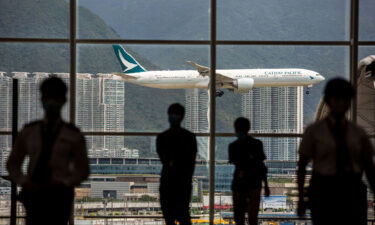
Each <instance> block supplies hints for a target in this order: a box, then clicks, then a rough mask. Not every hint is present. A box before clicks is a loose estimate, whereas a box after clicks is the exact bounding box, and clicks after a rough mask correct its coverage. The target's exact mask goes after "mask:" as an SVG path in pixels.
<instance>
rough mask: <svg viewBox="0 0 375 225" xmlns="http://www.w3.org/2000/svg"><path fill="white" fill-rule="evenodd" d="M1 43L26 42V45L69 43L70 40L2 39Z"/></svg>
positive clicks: (0, 39)
mask: <svg viewBox="0 0 375 225" xmlns="http://www.w3.org/2000/svg"><path fill="white" fill-rule="evenodd" d="M0 42H25V43H69V42H70V41H69V39H68V38H67V39H62V38H1V37H0Z"/></svg>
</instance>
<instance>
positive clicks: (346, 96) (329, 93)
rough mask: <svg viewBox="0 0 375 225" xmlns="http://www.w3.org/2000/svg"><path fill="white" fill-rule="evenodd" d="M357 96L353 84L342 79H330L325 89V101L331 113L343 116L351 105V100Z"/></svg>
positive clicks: (335, 115)
mask: <svg viewBox="0 0 375 225" xmlns="http://www.w3.org/2000/svg"><path fill="white" fill-rule="evenodd" d="M354 96H355V90H354V88H353V87H352V85H351V84H350V83H349V82H348V81H346V80H344V79H342V78H334V79H332V80H330V81H328V83H327V85H326V87H325V89H324V101H325V102H326V103H327V105H328V107H329V109H330V115H331V116H333V117H335V118H343V117H344V116H345V113H346V112H347V111H348V109H349V107H350V101H351V99H352V98H353V97H354Z"/></svg>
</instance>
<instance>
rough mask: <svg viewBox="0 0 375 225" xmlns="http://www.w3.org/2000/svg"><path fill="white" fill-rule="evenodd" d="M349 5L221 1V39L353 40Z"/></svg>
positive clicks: (304, 1)
mask: <svg viewBox="0 0 375 225" xmlns="http://www.w3.org/2000/svg"><path fill="white" fill-rule="evenodd" d="M368 2H370V0H369V1H368ZM349 3H350V1H349V0H345V1H342V0H333V1H325V0H318V1H316V0H302V1H301V0H288V1H282V2H280V1H278V0H271V1H262V0H255V1H240V0H235V1H225V0H221V1H218V2H217V31H218V33H217V36H218V39H219V40H262V41H263V40H280V41H284V40H288V41H292V40H293V41H344V40H349V34H350V30H349V24H350V7H349V6H350V4H349ZM369 12H370V11H369ZM369 21H370V20H369Z"/></svg>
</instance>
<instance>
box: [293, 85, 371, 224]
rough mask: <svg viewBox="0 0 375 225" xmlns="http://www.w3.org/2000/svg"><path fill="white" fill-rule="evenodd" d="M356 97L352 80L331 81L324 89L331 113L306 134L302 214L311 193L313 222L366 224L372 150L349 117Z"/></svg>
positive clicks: (301, 169) (301, 164)
mask: <svg viewBox="0 0 375 225" xmlns="http://www.w3.org/2000/svg"><path fill="white" fill-rule="evenodd" d="M354 96H355V90H354V88H353V87H352V86H351V85H350V83H349V82H347V81H346V80H344V79H341V78H335V79H332V80H330V81H329V82H328V83H327V86H326V87H325V90H324V101H325V103H326V104H327V105H328V107H329V109H330V112H329V115H328V116H327V117H326V118H325V119H323V120H321V121H317V122H315V123H313V124H312V125H310V126H308V127H307V128H306V130H305V132H304V134H303V139H302V142H301V145H300V148H299V162H298V190H299V204H298V214H299V216H303V215H304V214H305V209H306V205H307V201H306V199H305V197H308V199H309V200H308V203H309V206H310V209H311V216H312V220H313V224H314V225H325V224H327V225H328V224H347V225H349V224H350V225H365V224H367V196H366V193H367V190H366V186H365V185H364V184H363V182H362V175H363V172H365V173H366V175H367V179H368V181H369V183H370V186H371V188H372V190H374V186H375V176H374V175H375V167H374V161H373V160H374V151H373V148H372V145H371V143H370V141H369V139H368V137H367V135H366V133H365V131H364V130H363V129H361V128H360V127H358V126H357V125H355V124H354V123H352V122H350V121H349V120H347V119H346V116H345V114H346V112H347V111H348V109H349V107H350V101H351V99H352V98H353V97H354ZM310 161H312V166H313V168H312V176H311V180H310V185H309V188H308V191H307V194H306V193H305V191H304V182H305V175H306V166H307V164H308V163H309V162H310Z"/></svg>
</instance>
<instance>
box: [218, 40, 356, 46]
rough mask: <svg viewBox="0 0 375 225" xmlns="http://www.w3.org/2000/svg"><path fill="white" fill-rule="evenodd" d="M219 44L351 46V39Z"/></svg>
mask: <svg viewBox="0 0 375 225" xmlns="http://www.w3.org/2000/svg"><path fill="white" fill-rule="evenodd" d="M216 44H217V45H286V46H290V45H304V46H305V45H317V46H322V45H323V46H324V45H327V46H350V41H235V40H225V41H224V40H223V41H216Z"/></svg>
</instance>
